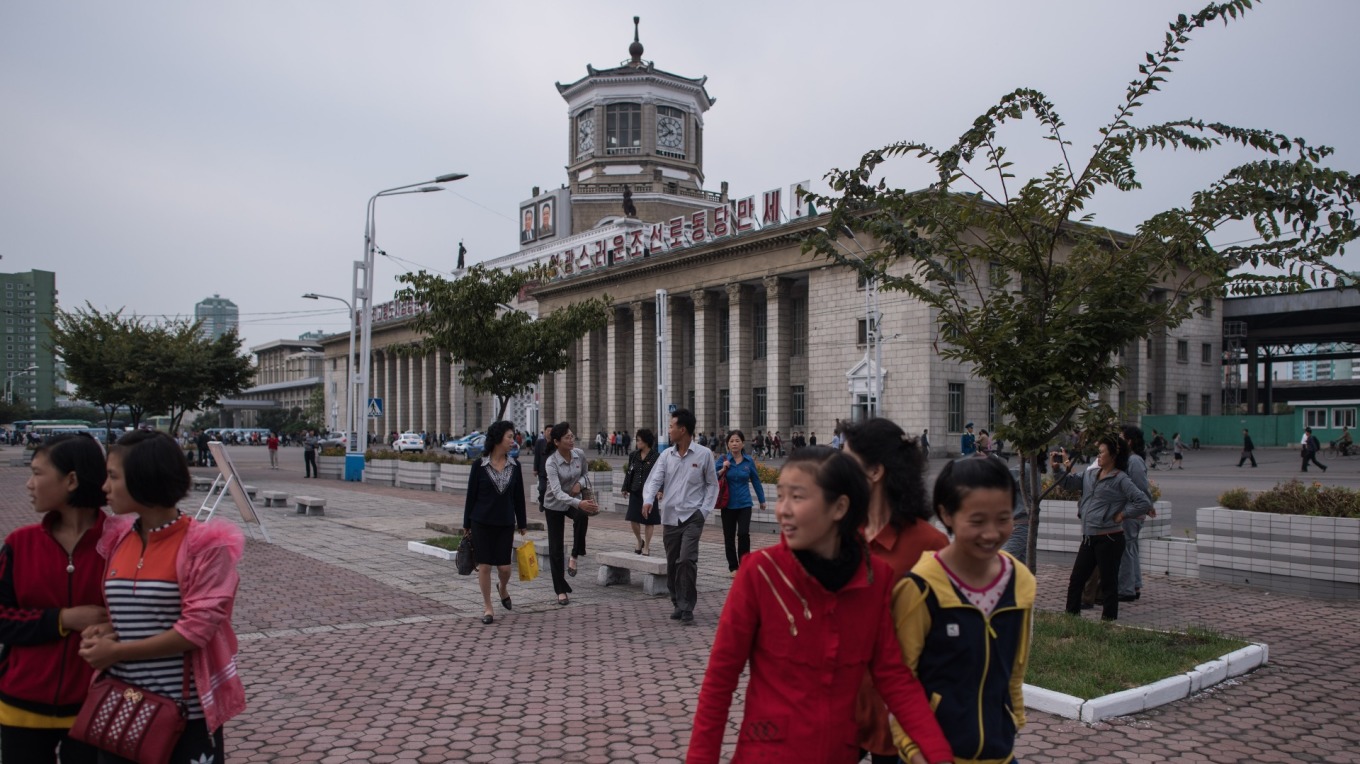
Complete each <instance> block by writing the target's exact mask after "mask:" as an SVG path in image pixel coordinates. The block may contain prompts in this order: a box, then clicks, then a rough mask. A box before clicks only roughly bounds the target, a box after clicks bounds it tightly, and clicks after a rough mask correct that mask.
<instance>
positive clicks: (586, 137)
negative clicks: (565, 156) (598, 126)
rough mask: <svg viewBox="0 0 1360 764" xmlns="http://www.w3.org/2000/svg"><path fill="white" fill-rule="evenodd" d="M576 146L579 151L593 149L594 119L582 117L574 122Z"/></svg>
mask: <svg viewBox="0 0 1360 764" xmlns="http://www.w3.org/2000/svg"><path fill="white" fill-rule="evenodd" d="M576 148H577V149H578V150H579V151H580V152H581V153H583V154H584V153H586V152H588V151H594V150H595V120H594V119H592V118H590V117H582V118H581V119H579V120H577V122H576Z"/></svg>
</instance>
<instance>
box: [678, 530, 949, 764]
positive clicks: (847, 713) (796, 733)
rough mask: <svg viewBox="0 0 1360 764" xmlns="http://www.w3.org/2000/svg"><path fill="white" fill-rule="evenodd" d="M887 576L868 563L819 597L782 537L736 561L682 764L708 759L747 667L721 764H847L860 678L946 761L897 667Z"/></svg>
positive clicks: (941, 741)
mask: <svg viewBox="0 0 1360 764" xmlns="http://www.w3.org/2000/svg"><path fill="white" fill-rule="evenodd" d="M866 567H868V568H871V569H872V576H871V575H869V573H868V570H866ZM891 573H892V571H891V569H890V568H889V567H888V565H887V564H886V563H884V562H883V561H881V560H878V559H874V558H872V557H871V558H870V561H869V565H868V566H861V567H860V568H859V570H857V571H856V573H855V576H854V578H852V579H851V580H850V583H848V584H846V585H845V587H844V588H842V589H841V590H840V591H838V592H829V591H827V590H826V589H825V588H823V587H822V585H821V584H820V583H818V582H817V580H816V579H815V578H813V577H812V576H811V575H809V574H808V573H807V572H806V571H805V570H804V569H803V566H802V565H801V564H800V563H799V562H798V560H797V558H796V557H794V555H793V552H792V551H790V550H789V548H788V546H787V545H786V544H785V543H784V542H783V540H782V539H781V540H780V543H779V545H777V546H773V547H768V548H766V549H762V550H760V551H758V552H752V553H751V554H750V555H749V556H748V557H746V559H745V561H744V562H743V563H742V566H741V569H740V570H738V571H737V578H736V580H735V581H734V582H733V584H732V591H731V592H730V593H729V594H728V595H727V603H726V604H725V605H724V606H723V613H722V619H721V620H720V621H719V623H718V633H717V634H716V636H715V637H714V643H713V651H712V653H711V654H710V656H709V661H708V670H707V671H706V672H705V673H704V683H703V688H702V689H701V690H700V691H699V707H698V709H697V710H696V712H695V715H694V731H693V732H692V734H691V735H690V742H689V753H688V755H687V757H686V759H685V761H686V762H689V764H710V763H711V762H717V761H718V755H719V751H720V749H721V748H722V740H723V732H724V731H725V730H726V728H727V714H728V711H729V709H730V708H731V705H732V693H733V691H735V690H736V687H737V681H738V679H739V678H740V677H741V673H742V670H743V669H744V668H745V667H746V666H747V664H748V663H749V664H750V672H751V675H750V680H749V682H748V683H747V687H746V707H745V712H744V713H743V716H742V723H741V731H740V733H739V734H738V736H737V751H736V755H735V756H734V757H733V758H732V762H733V764H742V762H764V761H770V762H779V763H780V764H797V763H798V762H807V764H851V763H852V762H856V761H858V760H859V758H860V756H859V745H858V742H857V740H856V737H857V735H856V733H857V729H856V727H855V723H854V715H855V713H854V712H855V695H856V692H857V691H858V689H859V684H860V680H861V679H862V678H863V677H864V674H865V671H868V672H870V673H871V674H872V675H873V677H874V680H875V682H876V684H877V686H878V687H879V688H880V690H881V691H882V692H883V694H884V696H885V697H886V698H887V702H888V705H889V707H890V708H892V710H893V712H894V715H895V716H896V717H897V719H898V721H899V722H900V723H901V724H902V726H903V728H904V729H909V730H912V731H910V732H908V734H910V735H912V739H913V740H920V741H923V744H922V746H921V748H922V750H923V751H924V752H925V755H926V758H927V760H928V761H931V762H942V761H953V754H952V752H951V751H950V748H949V744H948V743H947V742H946V741H945V738H944V735H943V733H941V732H940V728H939V725H937V724H936V723H935V718H934V714H932V713H931V710H930V705H929V704H928V703H927V702H926V697H925V692H924V691H923V690H922V689H921V685H920V683H919V682H917V680H916V676H915V675H914V674H912V672H911V669H909V668H907V666H906V664H905V663H903V662H902V648H901V647H900V646H899V645H898V642H897V635H896V633H895V632H894V629H893V622H892V613H891V610H890V600H891V596H892V588H893V585H894V584H895V583H896V582H897V579H895V578H894V577H893V576H892V575H891ZM917 735H920V736H922V737H919V738H918V737H917Z"/></svg>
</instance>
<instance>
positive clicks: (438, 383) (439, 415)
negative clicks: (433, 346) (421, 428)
mask: <svg viewBox="0 0 1360 764" xmlns="http://www.w3.org/2000/svg"><path fill="white" fill-rule="evenodd" d="M431 363H432V364H434V417H433V419H434V429H433V430H432V432H434V433H435V435H434V437H435V438H436V439H437V438H438V437H439V433H441V432H449V430H447V429H445V427H444V401H445V395H444V393H445V390H446V388H447V386H448V376H449V375H448V373H447V371H446V367H445V365H444V353H443V351H440V350H436V351H434V357H433V358H432V359H431ZM425 445H426V447H429V446H430V444H429V443H426V444H425ZM435 445H436V447H437V446H442V445H443V444H442V443H438V444H435Z"/></svg>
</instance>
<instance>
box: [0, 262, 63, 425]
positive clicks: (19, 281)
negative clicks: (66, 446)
mask: <svg viewBox="0 0 1360 764" xmlns="http://www.w3.org/2000/svg"><path fill="white" fill-rule="evenodd" d="M0 283H3V284H4V286H5V366H4V371H5V382H6V384H5V389H8V390H10V392H11V394H12V395H13V398H12V400H21V401H26V402H27V403H28V405H30V406H32V407H33V408H35V409H50V408H52V407H53V406H54V405H55V403H56V385H57V378H56V366H57V359H56V354H55V353H53V352H52V351H51V350H50V349H49V348H50V347H51V345H52V336H51V332H50V331H49V330H48V328H47V324H46V321H47V320H49V319H51V318H52V317H53V316H54V315H56V312H57V274H55V273H53V272H51V271H38V270H33V271H29V272H27V273H0ZM29 369H32V371H29Z"/></svg>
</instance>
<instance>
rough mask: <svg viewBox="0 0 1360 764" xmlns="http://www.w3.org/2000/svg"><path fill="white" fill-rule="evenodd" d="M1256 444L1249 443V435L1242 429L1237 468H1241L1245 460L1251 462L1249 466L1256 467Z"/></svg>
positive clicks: (1245, 429)
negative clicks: (1240, 453) (1240, 455)
mask: <svg viewBox="0 0 1360 764" xmlns="http://www.w3.org/2000/svg"><path fill="white" fill-rule="evenodd" d="M1255 451H1256V444H1255V443H1252V442H1251V433H1249V432H1247V428H1245V427H1243V428H1242V457H1241V458H1240V459H1238V460H1237V466H1238V467H1241V466H1242V463H1243V462H1245V461H1246V460H1248V459H1250V460H1251V466H1253V467H1255V466H1256V454H1255Z"/></svg>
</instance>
